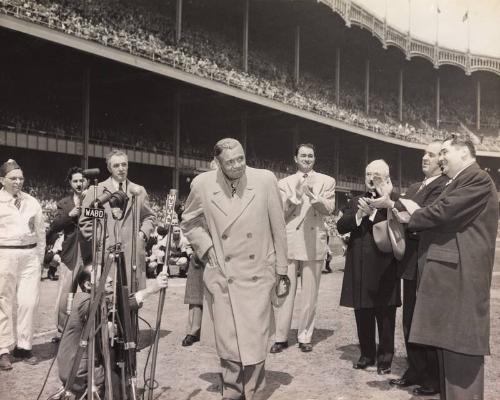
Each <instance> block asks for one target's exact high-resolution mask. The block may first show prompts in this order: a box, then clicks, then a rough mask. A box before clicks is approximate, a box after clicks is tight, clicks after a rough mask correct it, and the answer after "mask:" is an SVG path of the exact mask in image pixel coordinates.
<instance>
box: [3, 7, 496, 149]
mask: <svg viewBox="0 0 500 400" xmlns="http://www.w3.org/2000/svg"><path fill="white" fill-rule="evenodd" d="M125 3H127V2H125ZM145 3H147V4H146V5H147V8H145V6H144V5H143V6H137V5H128V6H126V5H125V4H124V2H119V3H118V2H115V1H109V2H106V4H105V5H103V4H95V3H87V2H84V1H75V2H71V3H67V2H62V1H46V0H45V1H42V0H39V1H18V0H2V2H0V5H1V10H2V12H3V13H5V14H8V15H13V16H15V17H16V18H18V19H24V20H28V21H30V22H35V23H37V24H43V25H45V26H48V27H49V28H51V29H55V30H59V31H63V32H64V33H66V34H69V35H72V36H77V37H79V38H85V39H87V40H91V41H94V42H97V43H99V44H101V45H104V46H106V47H113V48H118V49H120V50H122V51H125V52H127V53H128V54H131V53H132V54H134V55H137V56H140V57H146V58H150V59H152V60H154V61H155V62H159V63H163V64H167V65H170V66H173V67H174V68H178V69H182V70H183V71H187V72H188V73H190V74H192V75H196V76H201V77H203V78H208V79H210V80H215V81H217V82H222V83H224V84H226V85H229V86H231V87H236V88H238V89H240V90H242V91H245V92H251V93H253V94H256V95H257V96H259V97H265V98H267V99H272V100H273V101H274V102H279V103H280V104H285V105H289V106H292V107H293V108H295V109H299V110H301V111H306V113H308V114H315V115H319V116H320V117H321V120H322V121H324V120H325V119H327V120H328V121H335V122H340V123H341V125H338V124H337V126H340V127H342V128H344V129H346V126H347V130H351V131H354V132H356V133H362V134H363V133H364V134H367V133H370V134H371V135H369V136H371V137H377V136H380V138H381V139H386V138H394V139H396V141H395V142H396V143H399V144H404V143H405V142H407V143H414V144H415V143H422V142H426V141H428V140H430V139H431V138H432V137H442V136H443V135H445V134H446V132H445V131H444V130H443V129H437V128H435V127H433V126H432V125H433V124H432V121H431V119H432V117H431V114H432V106H430V107H429V104H432V102H433V101H435V102H436V111H437V114H438V117H437V122H438V123H441V125H445V124H446V125H447V126H450V127H451V128H452V129H461V130H465V131H469V132H470V125H471V124H473V123H476V125H477V120H478V118H477V117H478V116H479V115H476V117H474V115H473V113H471V112H470V111H471V109H473V108H474V105H473V102H474V101H473V96H471V93H469V96H468V97H469V99H470V101H468V102H467V101H465V102H464V101H463V99H464V97H463V96H462V93H460V91H459V90H454V89H453V87H454V86H455V87H456V85H454V83H456V82H457V81H456V79H455V78H456V77H453V79H451V80H450V82H449V84H448V85H447V82H446V77H447V76H448V75H453V72H450V73H447V74H445V75H444V76H440V75H437V76H433V77H432V78H434V79H435V80H436V79H437V80H436V82H437V83H438V84H439V83H440V82H441V81H442V82H443V84H442V86H443V87H442V88H439V89H438V92H439V91H440V92H442V96H441V98H440V97H439V96H438V98H437V100H434V99H433V98H432V95H431V96H430V97H429V92H431V91H432V89H431V88H432V84H431V88H429V87H427V88H426V89H427V90H426V89H425V88H424V89H423V90H421V89H419V88H418V86H420V85H415V84H414V83H415V82H412V80H413V81H416V82H417V83H418V81H419V80H420V79H423V81H424V83H428V82H429V79H428V76H429V75H430V76H432V73H433V72H434V71H432V69H431V71H429V70H424V71H423V72H422V71H421V70H422V68H421V66H419V65H417V63H415V62H412V63H406V64H407V65H404V64H405V62H404V61H403V64H401V62H402V61H401V60H400V59H398V57H397V55H394V54H393V53H388V54H387V57H386V55H385V54H381V50H380V49H379V47H380V46H378V48H377V49H374V46H373V43H370V40H369V39H367V38H366V35H365V36H363V33H360V32H357V33H354V32H352V34H351V32H348V33H346V31H345V28H343V27H341V26H336V27H335V29H334V30H333V32H332V31H331V30H330V31H326V33H325V32H323V31H321V28H318V29H316V30H315V29H312V30H311V29H310V26H311V25H310V24H308V21H299V22H302V24H303V25H304V28H303V30H302V32H303V35H302V37H299V39H300V40H301V41H300V49H301V52H302V54H304V55H305V56H303V57H302V58H303V62H302V65H301V70H300V72H299V73H297V62H296V63H295V64H293V63H290V62H288V63H287V62H281V63H280V59H281V60H283V59H284V56H286V54H288V56H289V57H288V58H292V56H293V52H292V53H291V54H292V56H291V55H290V53H287V49H288V50H289V49H290V47H292V48H293V40H290V37H292V39H293V35H291V36H290V35H287V34H286V33H290V32H293V29H292V28H294V26H295V25H296V24H298V23H299V22H297V10H296V9H295V8H296V7H295V6H294V7H288V5H289V4H288V5H279V6H276V5H274V6H269V5H268V4H264V3H256V8H258V7H261V8H262V7H263V8H262V9H260V10H259V9H257V10H256V11H255V13H256V15H259V14H260V13H259V12H258V11H265V13H264V15H267V16H268V17H269V18H268V19H266V18H262V19H259V18H253V14H252V21H254V22H253V25H252V26H251V28H252V30H251V31H250V33H251V35H250V37H251V38H254V39H253V40H252V41H251V46H250V48H251V51H250V53H249V54H250V57H249V59H248V62H249V66H248V67H249V71H250V73H247V72H244V68H243V69H242V66H241V62H240V60H241V49H240V48H239V46H238V45H237V43H238V39H237V36H238V35H235V34H234V33H235V29H236V28H235V26H237V25H238V23H237V22H236V21H237V20H238V19H239V18H240V17H241V15H240V13H241V9H240V8H238V7H231V6H229V4H234V3H233V2H231V3H228V2H225V1H220V2H217V3H212V2H204V3H203V4H204V5H203V6H199V5H198V3H196V4H195V2H189V3H188V4H187V5H186V6H185V8H184V15H185V17H184V19H185V21H183V22H184V25H183V29H182V35H180V34H179V33H180V29H179V21H174V19H173V18H171V15H172V14H173V12H174V11H175V10H174V4H173V3H172V2H162V3H161V4H162V5H161V6H159V4H160V3H159V2H156V1H148V2H145ZM252 6H253V4H252ZM267 7H271V8H267ZM273 7H274V8H273ZM276 7H281V8H276ZM283 7H285V8H283ZM306 7H312V8H311V10H312V11H313V14H314V13H316V14H314V15H312V16H311V15H310V16H309V18H316V17H318V18H319V19H318V21H320V23H323V25H324V23H325V22H324V19H323V20H321V18H322V17H320V16H318V15H317V14H318V13H320V14H324V13H323V12H322V11H323V10H318V9H317V8H316V7H314V6H313V5H310V4H307V5H306ZM282 12H285V13H284V14H283V13H282ZM207 13H211V14H210V15H211V17H214V15H215V14H218V18H203V16H204V15H206V14H207ZM273 13H274V14H276V13H281V18H280V19H279V22H277V21H278V20H277V19H276V15H274V14H273ZM221 19H226V20H227V21H230V22H234V24H233V23H229V24H222V25H223V26H222V28H221V24H220V22H221ZM2 21H3V22H5V20H4V19H2ZM208 21H211V23H208ZM290 21H292V23H291V24H290ZM321 21H323V22H321ZM240 22H241V20H240ZM329 22H331V20H329ZM4 24H5V23H4ZM337 25H339V24H337ZM307 27H309V31H308V30H307ZM273 32H277V33H274V34H273ZM318 35H319V36H329V37H330V39H329V40H330V44H331V40H333V41H334V42H335V41H337V42H338V43H341V42H343V41H345V39H346V38H348V42H349V43H348V44H347V45H346V44H343V46H342V54H343V57H342V62H343V65H341V63H340V62H339V61H340V60H339V59H338V58H339V57H338V54H339V53H340V51H337V60H336V64H335V63H333V64H335V65H333V66H332V65H331V64H332V63H331V62H330V64H329V63H328V62H326V63H325V62H323V63H318V62H317V61H318V60H320V59H326V57H325V55H326V54H325V48H326V46H322V47H321V44H324V40H323V42H322V41H318V40H316V39H317V37H318ZM176 36H177V39H179V37H178V36H181V40H180V41H176V40H175V39H176ZM351 36H352V37H351ZM266 37H267V38H268V39H269V38H272V39H273V40H271V39H269V40H266V39H265V38H266ZM332 38H333V39H332ZM274 39H276V40H274ZM323 39H324V38H323ZM287 41H288V42H287ZM271 42H272V43H271ZM364 42H367V43H364ZM290 43H292V46H290ZM318 43H320V45H318ZM295 45H297V42H295ZM339 48H340V47H339ZM96 49H97V47H96ZM96 53H102V52H100V51H96ZM330 53H331V52H330ZM364 54H368V55H369V56H370V58H371V59H372V62H371V69H370V64H369V63H365V61H364V60H363V58H364V57H363V55H364ZM295 55H296V59H297V52H295ZM331 58H332V56H331V54H330V59H331ZM384 60H385V61H384ZM384 62H385V65H384ZM363 64H364V65H363ZM329 66H330V67H335V66H336V67H337V70H340V71H339V72H341V74H342V77H343V79H342V81H341V83H340V82H339V80H338V79H337V82H332V77H329V76H328V72H325V71H328V69H329V68H328V67H329ZM402 66H404V68H405V71H406V70H407V73H406V75H407V76H409V78H406V79H405V96H404V97H405V98H408V101H403V100H402V97H403V96H401V95H400V96H399V99H397V97H398V96H396V95H395V92H400V93H401V92H402V88H401V86H402V80H403V79H402V77H401V75H402V72H400V71H402V70H401V68H402ZM290 67H292V68H290ZM294 67H295V70H294V73H292V74H290V69H294ZM339 67H341V68H339ZM363 70H364V71H363ZM371 70H372V73H371V76H370V71H371ZM398 73H399V75H400V79H399V88H396V90H392V92H391V90H388V87H390V86H391V84H392V86H393V88H392V89H394V86H395V85H394V84H396V86H398V83H397V80H396V79H392V80H391V79H388V78H389V77H388V75H389V76H390V75H392V76H394V75H398ZM384 74H385V77H384ZM435 74H436V73H435V72H434V75H435ZM476 74H477V73H476ZM476 74H475V75H476ZM331 75H332V76H333V74H331ZM339 75H340V74H339V73H337V74H336V77H337V78H338V76H339ZM441 75H442V74H441ZM363 77H364V78H365V79H364V80H365V82H364V86H365V93H364V94H363V88H362V87H360V86H363V85H359V83H360V82H363ZM297 78H298V79H297ZM370 78H371V80H370ZM458 79H459V80H461V81H464V80H465V82H467V78H466V77H465V76H462V77H461V78H458ZM481 81H483V86H484V87H485V89H486V90H484V89H483V96H482V97H483V98H482V121H483V122H482V124H483V125H481V124H479V127H480V128H481V127H482V126H484V125H486V126H487V128H488V131H491V130H493V131H495V130H496V129H498V127H500V123H499V121H498V108H499V101H498V100H499V99H498V90H497V89H498V87H500V86H499V82H498V79H496V80H493V81H492V80H491V77H489V76H479V75H478V77H477V82H478V83H480V82H481ZM384 82H386V83H387V85H384ZM406 82H408V83H407V84H406ZM459 82H460V81H459ZM412 83H413V85H412ZM460 83H462V82H460ZM467 83H468V85H465V86H466V87H468V88H469V89H470V86H471V85H470V83H471V82H470V81H468V82H467ZM339 86H340V87H339ZM383 86H386V87H385V89H386V93H383V91H380V93H377V90H376V89H377V88H380V87H383ZM423 86H425V85H423ZM459 86H462V85H459ZM413 89H417V90H416V91H417V92H420V93H416V94H417V95H414V93H412V90H413ZM448 89H451V90H448ZM488 89H491V90H488ZM413 91H414V90H413ZM447 92H448V93H449V96H446V94H448V93H447ZM457 92H458V93H457ZM473 92H474V91H473ZM461 100H462V101H461ZM398 102H399V110H397V108H398ZM363 103H364V104H363ZM439 110H442V113H443V114H444V115H442V116H441V115H439V114H440V112H439ZM287 111H288V112H290V107H288V108H287ZM398 111H399V112H398ZM292 112H293V109H292ZM446 113H447V114H448V115H446ZM398 114H399V115H398ZM403 116H404V117H405V118H399V117H403ZM457 116H464V117H465V119H463V120H462V121H460V120H459V119H458V118H457ZM484 121H486V123H484ZM488 131H480V132H476V133H478V135H477V136H478V148H479V149H480V150H485V151H490V152H497V151H499V150H500V146H499V145H498V143H497V141H496V140H495V138H492V137H490V136H488V135H487V134H486V133H487V132H488ZM373 133H375V135H373ZM470 133H471V134H472V132H470ZM382 136H383V137H382ZM398 139H399V140H398ZM481 142H482V143H481ZM412 147H420V146H415V145H413V146H412Z"/></svg>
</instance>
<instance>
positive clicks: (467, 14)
mask: <svg viewBox="0 0 500 400" xmlns="http://www.w3.org/2000/svg"><path fill="white" fill-rule="evenodd" d="M468 19H469V10H467V11H466V12H465V14H464V16H463V17H462V22H465V21H467V20H468Z"/></svg>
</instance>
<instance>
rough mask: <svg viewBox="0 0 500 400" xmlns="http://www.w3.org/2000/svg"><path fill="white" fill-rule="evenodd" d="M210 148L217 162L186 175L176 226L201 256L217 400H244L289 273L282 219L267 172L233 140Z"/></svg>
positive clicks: (259, 376)
mask: <svg viewBox="0 0 500 400" xmlns="http://www.w3.org/2000/svg"><path fill="white" fill-rule="evenodd" d="M214 153H215V158H216V160H217V163H218V166H219V168H218V169H217V170H215V171H208V172H205V173H202V174H200V175H198V176H197V177H196V178H195V179H193V182H192V184H191V193H190V194H189V197H188V199H187V201H186V208H185V211H184V214H183V218H182V223H181V228H182V230H183V232H184V234H185V235H186V237H187V238H188V240H189V242H190V243H191V245H192V246H193V249H194V251H195V252H196V254H197V255H198V257H199V258H200V259H202V260H204V262H206V266H205V271H204V277H203V279H204V283H205V289H206V290H205V302H204V313H203V319H204V320H205V319H206V318H207V317H208V318H209V319H210V321H211V322H212V323H213V327H212V329H206V328H205V327H206V326H207V325H206V324H205V323H204V324H203V329H202V342H205V341H206V339H205V338H206V335H207V334H211V335H214V334H215V344H216V348H217V353H218V355H219V357H220V359H221V367H222V377H223V399H243V398H246V399H247V400H250V399H252V398H253V395H254V393H255V391H256V390H258V389H259V388H260V387H262V386H263V382H264V361H265V359H266V355H267V351H268V342H269V338H270V336H271V334H272V332H271V330H272V329H271V327H272V323H271V321H272V319H273V314H272V305H271V300H272V296H273V291H274V290H275V285H276V284H279V283H280V282H282V281H286V280H287V279H288V278H287V277H286V273H287V257H286V254H287V250H286V234H285V220H284V217H283V207H282V203H281V198H280V194H279V190H278V185H277V180H276V177H275V176H274V175H273V174H272V173H271V172H270V171H266V170H260V169H254V168H249V167H246V161H245V154H244V151H243V148H242V146H241V144H240V143H239V142H238V141H236V140H235V139H222V140H220V141H219V142H217V144H216V145H215V151H214ZM277 276H278V277H277ZM205 311H206V312H205Z"/></svg>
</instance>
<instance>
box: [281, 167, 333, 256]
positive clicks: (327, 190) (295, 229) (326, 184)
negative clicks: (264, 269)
mask: <svg viewBox="0 0 500 400" xmlns="http://www.w3.org/2000/svg"><path fill="white" fill-rule="evenodd" d="M302 175H303V174H302V173H301V172H297V173H296V174H294V175H290V176H287V177H286V178H283V179H281V180H280V181H279V183H278V186H279V188H280V193H281V198H282V200H283V208H284V212H285V222H286V237H287V244H288V258H289V259H290V260H301V261H313V260H324V259H325V258H326V253H327V240H326V239H327V236H328V235H327V231H326V227H325V224H324V217H325V216H326V215H329V214H331V213H332V212H333V210H334V209H335V179H333V178H331V177H329V176H327V175H323V174H320V173H318V172H314V171H312V172H310V173H309V174H308V175H309V176H310V177H312V178H313V179H314V185H313V192H314V194H315V195H317V196H318V199H317V200H313V201H310V199H309V197H307V196H306V195H305V194H304V195H302V198H300V199H297V195H296V191H295V187H296V185H297V183H298V182H299V180H300V179H301V178H302Z"/></svg>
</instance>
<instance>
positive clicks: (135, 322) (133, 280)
mask: <svg viewBox="0 0 500 400" xmlns="http://www.w3.org/2000/svg"><path fill="white" fill-rule="evenodd" d="M131 209H132V249H131V250H132V251H131V253H132V256H131V258H132V260H131V262H130V266H131V268H130V293H135V292H137V236H138V235H139V232H137V195H136V194H135V193H134V194H133V195H132V204H131ZM131 320H132V339H133V341H134V342H136V343H137V338H138V336H139V335H138V334H139V314H138V312H137V310H134V311H132V313H131Z"/></svg>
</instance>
